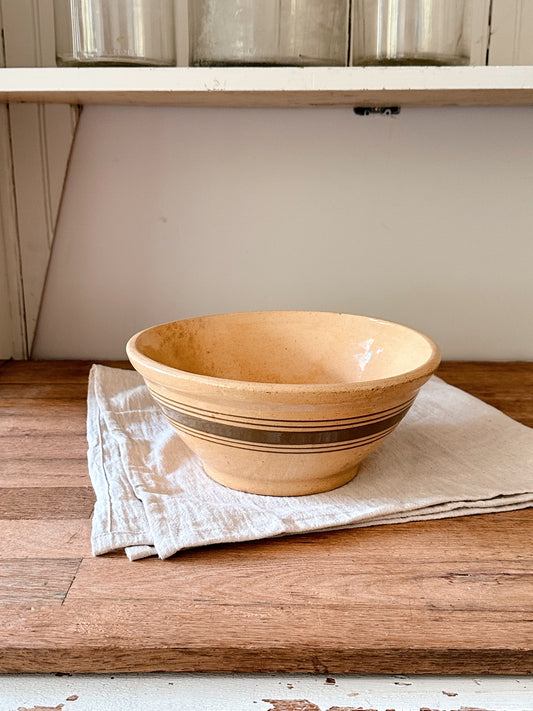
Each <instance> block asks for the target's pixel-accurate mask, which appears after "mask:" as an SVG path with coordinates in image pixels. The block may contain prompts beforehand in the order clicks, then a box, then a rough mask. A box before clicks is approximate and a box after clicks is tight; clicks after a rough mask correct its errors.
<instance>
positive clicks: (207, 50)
mask: <svg viewBox="0 0 533 711" xmlns="http://www.w3.org/2000/svg"><path fill="white" fill-rule="evenodd" d="M348 4H349V3H348V0H189V48H190V64H191V65H193V66H202V65H203V66H226V65H249V66H250V65H251V66H261V65H267V66H268V65H296V66H304V65H314V66H318V65H325V66H345V65H346V63H347V55H348Z"/></svg>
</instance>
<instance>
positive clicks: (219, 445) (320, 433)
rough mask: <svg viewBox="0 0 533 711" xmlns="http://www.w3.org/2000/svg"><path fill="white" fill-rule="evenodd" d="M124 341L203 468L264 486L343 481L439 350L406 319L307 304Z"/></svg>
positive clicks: (294, 491) (314, 488)
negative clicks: (403, 322) (313, 307)
mask: <svg viewBox="0 0 533 711" xmlns="http://www.w3.org/2000/svg"><path fill="white" fill-rule="evenodd" d="M127 353H128V357H129V359H130V361H131V363H132V365H133V366H134V368H135V369H136V370H137V371H138V372H139V373H140V374H141V375H142V376H143V378H144V380H145V382H146V384H147V386H148V388H149V390H150V392H151V394H152V396H153V397H154V398H155V400H156V401H157V402H158V403H159V405H160V407H161V410H162V411H163V413H164V415H165V416H166V418H167V419H168V420H169V422H170V423H171V424H172V425H173V426H174V427H175V428H176V430H177V431H178V433H179V434H180V436H181V437H182V439H183V440H184V441H185V443H186V444H187V445H188V446H189V448H190V449H191V450H192V451H193V452H195V453H196V454H197V455H198V456H199V457H200V459H201V461H202V463H203V465H204V469H205V471H206V473H207V474H208V475H209V476H210V477H211V478H212V479H214V480H215V481H217V482H219V483H221V484H224V485H225V486H228V487H230V488H232V489H238V490H239V491H246V492H249V493H253V494H268V495H272V496H296V495H301V494H314V493H318V492H321V491H329V490H331V489H334V488H336V487H338V486H341V485H342V484H346V483H347V482H348V481H350V480H351V479H352V478H353V477H354V476H355V474H356V473H357V469H358V466H359V464H360V462H361V461H362V460H363V459H364V458H365V457H366V456H367V455H368V454H369V453H370V452H372V451H373V450H374V449H375V448H376V447H377V446H378V445H379V443H380V442H381V441H382V440H383V439H384V437H386V436H387V435H388V434H389V433H390V432H392V431H393V430H394V429H395V427H396V426H397V425H398V423H399V422H400V420H401V419H402V418H403V417H404V415H405V414H406V413H407V411H408V410H409V408H410V406H411V405H412V403H413V401H414V399H415V397H416V395H417V392H418V390H419V389H420V387H421V386H422V385H423V384H424V383H425V382H426V380H428V378H429V377H430V376H431V375H432V374H433V373H434V372H435V370H436V369H437V367H438V365H439V362H440V351H439V349H438V347H437V345H436V344H435V343H434V342H433V341H432V340H431V339H430V338H428V337H427V336H425V335H423V334H421V333H419V332H417V331H415V330H413V329H411V328H408V327H406V326H401V325H399V324H396V323H392V322H390V321H381V320H379V319H375V318H369V317H366V316H355V315H352V314H339V313H326V312H314V311H259V312H245V313H230V314H218V315H214V316H202V317H199V318H191V319H185V320H183V321H174V322H172V323H166V324H163V325H160V326H154V327H153V328H148V329H146V330H144V331H141V332H140V333H138V334H136V335H135V336H133V337H132V338H131V339H130V340H129V342H128V344H127Z"/></svg>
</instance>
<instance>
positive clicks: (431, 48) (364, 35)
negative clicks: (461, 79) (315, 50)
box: [351, 0, 471, 65]
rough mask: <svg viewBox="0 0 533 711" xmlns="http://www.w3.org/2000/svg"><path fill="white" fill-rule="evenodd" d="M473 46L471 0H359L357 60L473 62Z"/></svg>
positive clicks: (354, 26) (354, 23) (355, 13)
mask: <svg viewBox="0 0 533 711" xmlns="http://www.w3.org/2000/svg"><path fill="white" fill-rule="evenodd" d="M470 44H471V40H470V0H353V19H352V47H351V64H354V65H394V64H400V65H401V64H421V65H425V64H433V65H452V64H469V62H470Z"/></svg>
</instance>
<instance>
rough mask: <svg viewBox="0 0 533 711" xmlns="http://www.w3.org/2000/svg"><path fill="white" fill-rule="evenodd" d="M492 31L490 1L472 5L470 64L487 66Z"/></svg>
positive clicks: (480, 0)
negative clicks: (490, 31)
mask: <svg viewBox="0 0 533 711" xmlns="http://www.w3.org/2000/svg"><path fill="white" fill-rule="evenodd" d="M489 30H490V0H475V2H473V3H472V45H471V54H470V64H475V65H481V66H483V65H485V64H486V63H487V48H488V43H489Z"/></svg>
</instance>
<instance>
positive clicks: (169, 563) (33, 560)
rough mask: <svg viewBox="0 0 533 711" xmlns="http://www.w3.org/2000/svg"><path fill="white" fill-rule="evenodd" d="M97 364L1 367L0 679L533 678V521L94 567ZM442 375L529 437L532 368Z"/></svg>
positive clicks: (428, 526)
mask: <svg viewBox="0 0 533 711" xmlns="http://www.w3.org/2000/svg"><path fill="white" fill-rule="evenodd" d="M107 364H108V365H109V363H107ZM115 365H120V366H121V367H127V366H126V364H115ZM89 368H90V363H85V362H78V361H76V362H72V361H68V362H67V361H54V362H14V361H7V362H4V363H2V362H0V615H1V624H0V671H1V672H64V673H66V672H70V673H74V672H106V673H114V672H134V671H174V672H177V671H196V672H201V671H206V672H232V671H235V672H276V671H278V672H317V673H337V674H340V673H385V674H390V673H392V674H416V673H441V674H485V673H493V674H526V673H533V511H532V510H531V509H526V510H522V511H516V512H511V513H499V514H490V515H478V516H469V517H463V518H456V519H447V520H441V521H432V522H423V523H409V524H402V525H395V526H376V527H369V528H362V529H355V530H349V531H336V532H329V533H320V534H309V535H299V536H292V537H287V538H279V539H271V540H264V541H259V542H252V543H242V544H233V545H218V546H212V547H209V548H203V549H195V550H190V551H185V552H181V553H179V554H178V555H176V556H174V557H173V558H170V559H168V560H165V561H161V560H158V559H156V558H149V559H145V560H141V561H137V562H130V561H128V559H127V558H126V557H125V556H124V555H123V554H122V553H121V554H110V555H107V556H102V557H99V558H94V557H92V555H91V549H90V529H91V515H92V509H93V504H94V495H93V491H92V488H91V483H90V480H89V476H88V473H87V461H86V451H87V443H86V438H85V427H86V425H85V417H86V396H87V376H88V372H89ZM438 375H440V376H441V377H442V378H444V379H445V380H446V381H448V382H449V383H451V384H453V385H457V386H458V387H461V388H463V389H464V390H467V391H468V392H470V393H472V394H473V395H475V396H477V397H480V398H481V399H483V400H484V401H486V402H488V403H490V404H492V405H494V406H496V407H498V408H500V409H501V410H503V411H504V412H506V413H507V414H508V415H510V416H511V417H513V418H515V419H517V420H519V421H521V422H523V423H524V424H526V425H528V426H530V427H531V426H533V363H465V362H462V363H452V362H450V363H444V364H443V365H442V366H441V368H440V370H439V373H438ZM532 476H533V473H532Z"/></svg>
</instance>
